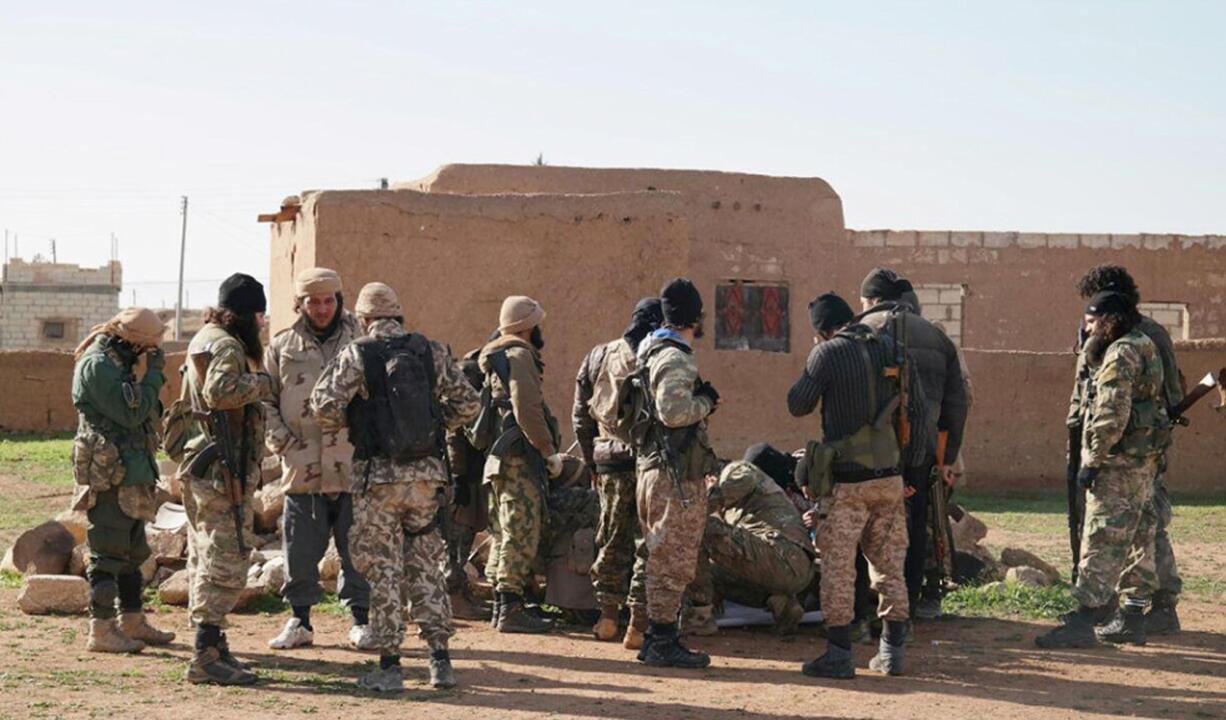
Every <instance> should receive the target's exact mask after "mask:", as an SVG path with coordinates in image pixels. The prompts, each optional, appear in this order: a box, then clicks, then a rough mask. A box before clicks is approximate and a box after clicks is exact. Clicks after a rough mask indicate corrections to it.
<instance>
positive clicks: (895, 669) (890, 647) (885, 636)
mask: <svg viewBox="0 0 1226 720" xmlns="http://www.w3.org/2000/svg"><path fill="white" fill-rule="evenodd" d="M907 625H908V623H906V622H905V621H902V622H900V621H897V620H887V621H886V623H885V632H883V633H881V640H880V641H879V642H878V645H877V654H876V655H874V656H873V659H872V660H869V661H868V667H869V669H870V670H876V671H877V672H879V673H882V674H883V675H902V672H903V656H904V648H905V646H906V642H907V631H908V628H907Z"/></svg>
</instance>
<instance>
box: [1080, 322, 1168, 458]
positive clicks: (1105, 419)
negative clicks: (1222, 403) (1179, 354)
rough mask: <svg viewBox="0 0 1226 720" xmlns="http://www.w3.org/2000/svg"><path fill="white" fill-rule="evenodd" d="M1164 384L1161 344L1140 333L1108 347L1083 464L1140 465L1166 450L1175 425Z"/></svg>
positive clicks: (1089, 417) (1091, 410)
mask: <svg viewBox="0 0 1226 720" xmlns="http://www.w3.org/2000/svg"><path fill="white" fill-rule="evenodd" d="M1162 383H1163V373H1162V360H1161V358H1160V357H1159V356H1158V349H1157V346H1156V345H1154V343H1153V341H1151V340H1150V339H1149V338H1148V337H1147V336H1146V335H1145V334H1144V333H1142V332H1141V331H1140V330H1133V331H1132V332H1130V333H1128V334H1127V335H1125V336H1123V337H1121V338H1120V339H1118V340H1116V341H1115V342H1113V343H1112V344H1111V346H1110V347H1109V348H1107V352H1106V355H1105V356H1104V357H1103V364H1102V367H1100V368H1099V369H1098V371H1097V372H1096V373H1095V374H1094V386H1093V396H1094V404H1093V406H1091V407H1090V408H1089V410H1088V412H1087V413H1086V425H1085V430H1084V433H1085V434H1084V438H1083V442H1082V448H1083V449H1082V464H1083V465H1084V466H1087V467H1103V466H1108V465H1135V464H1137V463H1139V462H1144V461H1145V460H1146V459H1148V458H1153V457H1157V456H1159V455H1161V454H1162V453H1163V451H1165V449H1166V447H1167V445H1168V444H1169V442H1170V432H1171V421H1170V418H1169V417H1168V416H1167V411H1166V403H1165V401H1164V397H1163V384H1162Z"/></svg>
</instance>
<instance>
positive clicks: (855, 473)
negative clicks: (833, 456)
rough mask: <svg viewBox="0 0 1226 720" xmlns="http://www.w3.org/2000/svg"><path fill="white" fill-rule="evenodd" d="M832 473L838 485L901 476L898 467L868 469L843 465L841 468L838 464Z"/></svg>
mask: <svg viewBox="0 0 1226 720" xmlns="http://www.w3.org/2000/svg"><path fill="white" fill-rule="evenodd" d="M832 471H833V473H834V481H835V482H836V483H847V484H851V483H862V482H868V481H869V480H880V479H881V478H887V477H893V476H894V475H900V474H901V473H900V472H899V471H898V468H896V467H889V468H878V469H874V468H866V467H862V466H860V465H843V466H841V467H840V465H839V464H838V463H835V465H834V467H833V468H832Z"/></svg>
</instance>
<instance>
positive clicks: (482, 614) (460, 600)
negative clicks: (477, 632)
mask: <svg viewBox="0 0 1226 720" xmlns="http://www.w3.org/2000/svg"><path fill="white" fill-rule="evenodd" d="M450 597H451V617H453V618H455V619H456V620H489V619H490V611H489V608H487V607H485V605H484V604H483V603H479V602H475V601H474V600H473V599H472V597H471V596H470V595H469V594H468V593H467V592H465V591H463V590H457V591H456V592H453V593H451V594H450Z"/></svg>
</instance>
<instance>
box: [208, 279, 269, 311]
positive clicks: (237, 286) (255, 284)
mask: <svg viewBox="0 0 1226 720" xmlns="http://www.w3.org/2000/svg"><path fill="white" fill-rule="evenodd" d="M217 305H218V306H219V307H222V308H225V309H226V310H229V311H231V312H235V313H238V314H239V315H254V314H256V313H262V312H264V311H266V310H267V309H268V303H267V301H266V300H265V299H264V286H263V285H261V284H260V281H259V280H256V279H255V278H253V277H251V276H250V275H244V274H243V273H234V274H233V275H231V276H230V277H228V278H226V279H225V281H223V282H222V283H221V288H219V289H218V291H217Z"/></svg>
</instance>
